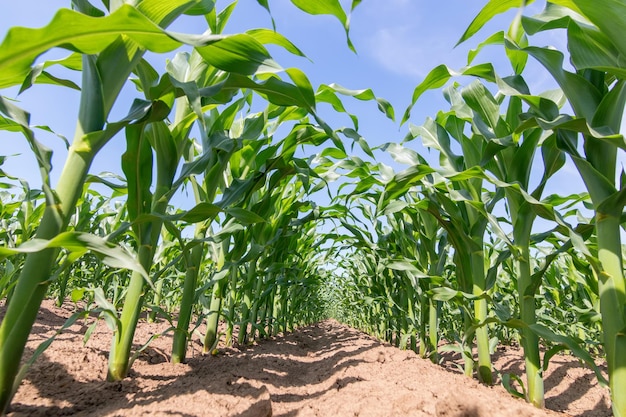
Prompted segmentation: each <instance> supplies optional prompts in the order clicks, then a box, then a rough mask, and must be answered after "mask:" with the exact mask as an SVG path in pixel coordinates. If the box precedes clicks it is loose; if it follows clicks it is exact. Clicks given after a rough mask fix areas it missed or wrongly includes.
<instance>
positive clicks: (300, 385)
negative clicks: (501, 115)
mask: <svg viewBox="0 0 626 417" xmlns="http://www.w3.org/2000/svg"><path fill="white" fill-rule="evenodd" d="M71 312H72V307H71V306H68V307H63V308H56V307H54V306H53V304H52V303H51V302H48V301H46V302H44V305H43V307H42V309H41V312H40V314H39V318H38V321H37V323H36V325H35V327H34V329H33V334H32V335H31V340H30V342H29V344H28V351H27V355H28V354H30V353H32V352H33V350H34V349H35V348H36V346H37V345H38V344H39V343H40V342H41V341H43V340H45V339H46V338H47V337H49V336H50V335H52V334H53V333H54V331H55V330H56V329H58V328H60V326H61V325H62V324H63V323H64V321H65V319H66V318H67V317H69V315H70V314H71ZM0 315H2V312H0ZM88 324H89V323H85V322H80V323H76V324H75V325H73V326H72V327H71V328H69V329H68V330H67V331H66V332H64V333H63V334H61V335H60V336H58V338H57V340H55V342H54V343H53V344H52V346H51V347H50V348H49V349H48V350H46V351H45V353H44V354H43V355H42V356H41V357H40V358H39V359H38V360H37V362H36V363H35V364H34V365H33V367H32V368H31V370H30V371H29V373H28V374H27V376H26V378H25V380H24V382H23V383H22V386H21V387H20V389H19V391H18V393H17V395H16V396H15V399H14V401H13V405H12V409H11V412H10V413H9V415H10V416H13V417H17V416H25V415H40V416H44V415H45V416H52V415H81V416H131V415H132V416H140V415H141V416H143V415H152V416H166V415H167V416H170V415H176V416H216V417H217V416H219V417H224V416H237V417H256V416H259V417H265V416H283V417H292V416H351V417H352V416H442V417H443V416H448V417H452V416H459V417H460V416H467V417H477V416H517V417H523V416H524V417H525V416H528V417H531V416H563V415H571V416H610V415H611V411H610V406H609V399H608V392H607V390H606V389H604V388H601V387H599V386H598V385H597V383H596V380H595V377H594V375H593V373H592V372H591V371H589V370H588V369H585V368H583V367H582V366H581V365H580V364H579V362H578V361H577V360H576V359H573V358H571V357H568V356H558V357H555V358H554V359H553V360H552V361H551V365H550V368H549V369H548V371H547V374H546V389H547V394H546V407H547V408H549V409H551V410H556V411H549V410H538V409H535V408H533V407H531V406H530V405H528V404H526V403H525V402H524V401H522V400H519V399H516V398H514V397H512V396H511V395H509V394H508V393H507V392H506V391H505V390H504V389H503V388H502V387H501V386H499V385H498V386H494V387H486V386H483V385H481V384H479V383H478V382H476V381H475V380H471V379H469V378H467V377H464V376H463V375H461V374H460V373H459V372H458V371H455V369H456V368H455V366H453V364H451V363H450V362H448V363H444V366H443V367H442V366H437V365H434V364H432V363H430V362H429V361H427V360H424V359H420V358H419V357H417V355H416V354H414V353H413V352H410V351H401V350H398V349H396V348H394V347H392V346H389V345H387V344H384V343H381V342H379V341H377V340H375V339H373V338H372V337H369V336H367V335H365V334H363V333H361V332H359V331H356V330H354V329H351V328H349V327H346V326H344V325H342V324H339V323H338V322H336V321H333V320H328V321H324V322H321V323H318V324H315V325H311V326H307V327H303V328H300V329H298V330H297V331H295V332H293V333H289V334H286V335H281V336H279V337H275V338H272V339H271V340H265V341H261V342H259V343H258V344H256V345H254V346H250V347H247V348H245V349H241V350H240V349H236V348H223V347H220V354H219V355H217V356H215V357H212V356H201V355H199V354H198V352H199V350H200V342H199V340H197V339H198V338H197V337H195V339H194V341H193V342H192V344H191V346H190V354H189V356H190V358H189V361H188V363H187V364H184V365H172V364H170V363H169V362H168V360H169V352H170V342H171V337H170V336H163V337H160V338H158V339H156V340H154V341H153V342H152V344H151V345H150V347H149V348H148V349H147V350H146V351H144V352H143V353H142V354H141V356H140V357H139V358H138V359H137V361H136V362H135V363H134V365H133V368H132V371H131V375H130V376H129V377H128V378H127V379H126V380H124V381H122V382H117V383H108V382H104V379H105V375H106V364H107V351H108V348H109V345H110V337H111V332H110V331H109V330H108V328H107V327H106V326H105V325H104V323H100V324H98V327H97V328H96V330H95V331H94V332H93V334H92V336H91V338H90V339H89V341H88V342H87V344H86V345H85V346H84V345H83V343H82V339H83V334H84V332H85V331H86V329H87V325H88ZM168 326H169V325H168V324H167V323H145V322H142V323H140V326H139V328H138V331H137V335H136V339H135V340H136V341H141V343H144V342H145V341H147V340H148V339H149V338H150V336H151V335H153V334H155V333H159V332H162V331H163V330H165V329H166V328H167V327H168ZM495 366H496V368H497V369H501V370H503V371H507V372H513V371H515V372H518V373H519V372H520V370H521V369H522V368H523V362H522V360H521V356H520V353H519V351H517V350H514V349H506V350H501V351H500V352H499V353H498V354H497V355H496V360H495ZM557 411H558V412H557Z"/></svg>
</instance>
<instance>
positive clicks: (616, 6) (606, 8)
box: [553, 0, 626, 66]
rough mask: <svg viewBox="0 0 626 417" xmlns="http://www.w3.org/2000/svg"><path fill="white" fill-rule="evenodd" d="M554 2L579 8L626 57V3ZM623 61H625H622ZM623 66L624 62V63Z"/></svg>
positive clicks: (614, 0) (606, 0)
mask: <svg viewBox="0 0 626 417" xmlns="http://www.w3.org/2000/svg"><path fill="white" fill-rule="evenodd" d="M553 3H557V4H561V5H563V6H566V7H570V8H572V4H573V5H574V6H573V7H575V9H574V10H576V9H577V10H578V11H579V12H580V13H581V14H583V15H584V16H585V17H586V18H588V19H589V20H591V21H592V22H593V24H594V25H596V26H597V27H598V28H599V29H600V31H602V33H603V34H604V35H606V37H607V38H609V39H611V41H612V42H614V43H615V46H616V47H617V49H618V50H619V51H620V54H621V55H622V59H623V57H626V39H624V36H623V34H624V27H626V4H624V2H623V1H622V0H601V1H600V0H596V1H594V0H555V1H554V2H553ZM622 62H623V61H622ZM622 66H623V64H622Z"/></svg>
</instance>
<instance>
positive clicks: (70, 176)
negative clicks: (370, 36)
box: [0, 0, 358, 412]
mask: <svg viewBox="0 0 626 417" xmlns="http://www.w3.org/2000/svg"><path fill="white" fill-rule="evenodd" d="M103 3H104V9H99V8H97V7H94V6H93V5H91V4H90V3H88V2H82V1H73V2H72V6H73V7H74V10H68V9H61V10H60V11H59V12H58V13H57V14H56V15H55V16H54V18H53V19H52V20H51V22H50V24H48V25H47V26H46V27H44V28H41V29H24V28H13V29H11V30H10V31H9V34H8V35H7V37H6V39H5V40H4V42H3V43H2V47H1V51H2V52H1V53H0V62H1V64H0V72H1V73H2V75H1V76H0V88H7V87H11V86H15V85H22V86H23V88H29V87H30V86H32V84H33V83H36V82H40V81H45V82H50V80H52V81H53V82H54V83H56V84H57V85H59V86H67V85H71V87H70V88H75V87H76V86H75V85H73V83H69V82H67V80H62V79H60V78H57V79H55V78H54V77H49V76H48V75H47V74H48V73H47V72H46V71H43V72H42V71H40V67H35V66H33V62H34V60H35V59H36V58H37V57H38V56H39V55H41V54H42V53H44V52H46V51H48V50H50V49H52V48H55V47H62V48H66V49H70V50H72V51H74V54H72V55H70V57H68V58H67V59H65V60H61V61H58V62H53V63H50V64H51V65H54V64H61V65H63V66H65V67H67V68H69V69H72V70H79V71H81V74H82V83H81V84H82V85H81V87H80V89H81V93H80V94H81V102H80V107H79V114H78V119H77V128H76V132H75V135H74V139H73V142H72V144H71V146H70V148H69V151H68V154H67V158H66V162H65V164H64V168H63V170H62V172H61V175H60V177H59V180H58V182H57V184H56V186H55V187H54V188H52V186H51V185H50V181H49V172H50V169H51V167H50V151H49V149H47V148H45V147H43V146H42V145H41V144H40V143H39V142H38V141H37V140H36V138H35V134H34V132H33V130H32V128H31V126H30V125H29V115H28V113H26V112H24V111H23V110H21V109H19V108H18V107H17V106H15V105H14V104H13V103H10V102H9V101H7V100H6V99H4V98H1V99H0V113H2V120H3V124H2V129H4V130H11V131H17V132H21V133H23V134H24V136H25V137H26V139H27V140H28V142H29V144H30V145H31V148H32V149H33V153H34V155H35V157H36V158H37V161H38V163H39V166H40V170H41V173H42V180H43V191H44V194H45V197H46V205H45V210H44V214H43V218H42V221H41V224H40V226H39V228H38V229H37V235H36V237H37V238H38V239H42V240H51V239H54V238H55V237H57V236H59V235H60V234H61V233H62V232H63V231H64V230H65V229H66V227H67V225H68V223H69V221H70V217H71V216H72V214H73V213H74V207H75V206H76V202H77V201H78V199H79V197H80V195H81V193H82V191H83V184H84V183H85V181H86V178H87V174H88V171H89V168H90V166H91V163H92V161H93V160H94V158H95V156H96V155H97V153H98V151H99V150H100V149H101V148H102V147H103V146H105V145H106V143H107V142H108V141H109V140H110V139H111V138H112V137H113V136H115V135H116V134H117V133H118V132H120V131H121V130H122V129H124V128H125V127H127V126H128V132H129V135H130V136H133V135H134V136H137V135H141V133H142V132H140V131H139V128H138V127H131V126H130V125H131V123H133V122H135V121H142V122H145V121H146V120H147V119H148V118H150V117H156V119H153V121H158V120H160V119H159V117H158V115H159V114H160V113H159V112H160V111H161V110H163V107H162V102H160V101H158V100H157V101H154V102H146V101H137V102H136V103H135V105H134V106H133V107H132V109H131V111H130V113H129V115H128V116H127V117H126V118H124V119H122V120H120V121H119V122H110V121H108V119H109V114H110V111H111V109H112V107H113V105H114V104H115V102H116V101H117V97H118V95H119V93H120V91H121V89H122V87H123V86H124V85H125V84H126V82H127V79H128V77H129V75H130V74H131V72H132V71H133V70H135V69H136V68H138V66H139V65H140V63H141V62H142V56H143V55H144V53H145V52H146V51H153V52H157V53H163V52H168V51H171V50H173V49H176V48H177V47H179V46H181V45H182V44H184V43H187V44H190V45H193V46H196V47H197V49H196V50H197V51H198V52H199V53H200V55H201V56H202V57H203V59H205V60H206V61H207V62H209V63H210V64H212V65H215V66H216V67H217V68H220V69H222V70H224V71H229V72H235V73H238V74H242V75H244V76H246V75H250V74H253V73H255V72H256V71H257V69H258V68H259V67H260V66H266V67H270V68H274V69H280V68H279V67H278V66H277V65H276V64H275V63H274V62H273V61H272V60H271V59H270V57H269V54H268V53H267V51H266V50H265V49H264V48H263V47H262V45H261V44H260V43H259V42H258V41H257V40H255V39H254V38H253V37H252V36H250V35H233V36H222V35H214V34H210V33H207V34H205V35H202V36H186V35H179V34H176V35H174V34H171V33H168V32H166V31H165V29H164V28H166V27H167V26H168V25H170V24H171V23H172V22H173V21H175V20H176V19H177V18H178V17H179V16H181V15H182V14H185V13H187V14H191V15H206V16H207V18H208V19H209V21H215V13H214V9H213V6H214V4H213V2H211V1H205V0H190V1H185V0H177V1H171V2H167V4H166V3H163V2H160V1H154V0H140V1H134V2H128V3H124V2H108V1H106V2H103ZM259 3H261V4H262V5H263V6H264V7H266V8H268V9H269V6H268V3H267V2H259ZM356 4H358V3H357V2H355V4H353V6H356ZM300 8H302V9H303V10H305V11H307V12H309V13H317V14H319V13H328V14H332V15H335V16H336V17H337V18H338V19H339V20H340V21H341V22H342V23H343V24H344V27H345V28H346V33H347V32H348V18H347V16H346V14H345V12H344V11H343V9H342V8H341V7H337V4H332V5H322V6H321V8H320V7H317V8H313V10H312V9H311V7H310V6H307V5H300ZM60 34H62V36H60ZM218 44H219V46H217V45H218ZM235 49H236V50H238V51H239V52H241V51H244V53H243V54H240V53H236V54H229V51H232V50H235ZM44 66H45V64H44ZM42 74H43V75H42ZM244 82H247V81H244ZM161 116H162V115H161ZM161 126H162V125H161ZM159 130H160V131H161V132H165V130H163V129H161V128H159ZM163 185H164V184H163ZM159 194H161V191H159ZM159 203H162V202H158V201H157V204H159ZM137 227H138V226H137ZM142 228H143V229H147V227H142ZM155 233H156V232H155ZM148 234H149V233H148V231H147V230H145V235H146V236H143V237H142V238H147V237H148ZM65 236H67V235H64V237H65ZM153 236H154V235H153ZM61 240H63V239H61ZM63 242H67V240H63ZM141 243H142V246H141V247H140V248H138V249H141V251H142V253H143V255H141V256H140V258H142V259H144V260H145V262H143V263H144V264H145V265H147V264H148V263H149V262H148V258H149V257H150V256H149V255H150V253H149V252H150V248H148V247H147V245H148V243H149V242H148V241H147V240H146V239H143V241H142V242H141ZM57 244H59V241H54V242H53V243H51V244H50V245H51V246H55V245H57ZM67 244H69V243H67ZM74 244H75V242H74ZM79 244H82V245H83V247H85V248H89V247H90V244H86V243H85V242H84V239H83V240H81V241H80V243H79ZM91 246H93V245H91ZM74 247H75V246H74ZM57 254H58V249H55V248H54V247H50V248H44V249H42V250H40V251H38V252H33V253H30V254H28V255H27V256H26V260H25V264H24V267H23V269H22V270H21V273H20V275H19V277H18V278H17V284H16V286H15V290H14V294H13V299H14V300H15V302H11V303H10V305H9V306H8V309H7V312H6V315H5V317H4V319H3V321H2V324H1V325H0V346H1V347H0V410H1V412H5V411H6V409H7V407H8V405H9V402H10V399H11V396H12V392H14V389H15V387H14V382H15V376H16V374H17V368H18V366H19V362H20V361H19V359H20V358H21V356H22V353H23V350H24V345H25V343H26V339H27V337H28V334H29V332H30V329H31V327H32V324H33V322H34V320H35V317H36V314H37V311H38V308H39V306H40V304H41V301H42V299H43V297H44V295H45V293H46V290H47V287H48V285H47V283H48V282H49V281H48V280H49V277H50V273H51V270H52V268H53V264H54V262H55V260H56V258H57ZM144 273H145V272H144ZM143 285H144V282H143V281H142V282H141V283H139V280H138V279H135V280H134V282H133V285H132V291H131V294H135V296H134V297H133V298H134V299H140V298H141V295H139V297H137V294H142V292H143ZM131 304H132V302H131ZM131 310H133V311H136V308H134V307H133V308H131ZM126 311H129V309H126ZM135 316H136V314H135V313H128V314H125V315H124V319H123V320H124V321H126V320H127V321H128V322H129V323H132V322H133V321H134V319H135ZM128 339H129V338H128V337H124V340H126V341H127V340H128ZM124 343H127V342H124ZM124 350H125V349H117V351H120V352H122V351H124ZM117 362H118V361H117V359H116V360H114V361H113V363H114V368H115V371H114V372H112V375H113V374H114V375H115V376H114V377H115V378H117V377H119V376H122V375H123V374H124V373H125V371H126V370H127V369H126V368H127V367H126V366H124V365H123V364H122V365H120V366H118V365H117Z"/></svg>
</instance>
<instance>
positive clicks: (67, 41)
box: [0, 2, 281, 88]
mask: <svg viewBox="0 0 626 417" xmlns="http://www.w3.org/2000/svg"><path fill="white" fill-rule="evenodd" d="M143 3H144V2H142V3H141V4H143ZM162 3H168V2H162ZM120 35H124V36H126V37H128V39H131V40H132V41H134V42H136V43H137V44H138V45H140V46H141V47H143V48H145V49H147V50H150V51H152V52H159V53H163V52H168V51H171V50H174V49H176V48H178V47H179V46H181V45H182V44H183V43H187V44H190V45H193V46H197V47H199V51H200V53H201V54H202V55H203V57H205V59H207V62H209V63H211V64H212V65H214V66H216V67H218V68H220V69H223V70H225V71H231V70H232V71H234V72H238V73H245V74H253V73H255V72H256V71H257V70H258V69H259V68H261V69H262V70H272V71H277V70H280V69H281V68H280V66H278V65H277V64H276V63H275V62H274V61H273V60H272V59H271V58H270V57H269V54H268V53H267V51H266V50H265V48H263V46H262V45H261V44H260V43H259V42H257V41H256V40H254V38H252V37H251V36H249V35H243V34H240V35H233V36H232V37H228V36H222V35H211V34H205V35H200V36H197V35H183V34H173V33H168V32H166V31H165V30H163V29H161V28H160V27H159V26H158V25H157V24H155V23H154V22H152V21H150V20H149V19H148V18H147V17H146V16H145V15H144V14H142V13H141V12H139V11H138V10H137V9H135V8H133V7H132V6H129V5H123V6H121V7H120V8H119V9H117V10H116V11H115V12H113V13H112V14H111V15H109V16H106V17H101V18H96V17H90V16H86V15H84V14H82V13H78V12H75V11H72V10H67V9H61V10H59V11H58V12H57V14H56V15H55V16H54V17H53V19H52V21H51V22H50V23H49V24H48V25H47V26H45V27H43V28H40V29H27V28H20V27H16V28H11V29H10V30H9V32H8V33H7V36H6V38H5V39H4V41H3V42H2V44H1V45H0V88H5V87H10V86H12V85H18V84H22V82H23V81H24V78H25V77H26V75H27V74H28V73H29V72H30V66H31V64H32V63H33V62H34V61H35V59H36V58H37V57H38V56H39V55H41V54H42V53H44V52H46V51H48V50H50V49H52V48H55V47H61V48H65V49H69V50H72V51H76V52H80V53H83V54H97V53H99V52H101V51H103V50H105V48H107V47H108V46H109V45H110V44H112V43H113V42H114V41H116V40H117V39H118V37H119V36H120ZM222 41H224V43H223V44H222V45H219V44H220V43H221V42H222Z"/></svg>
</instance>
